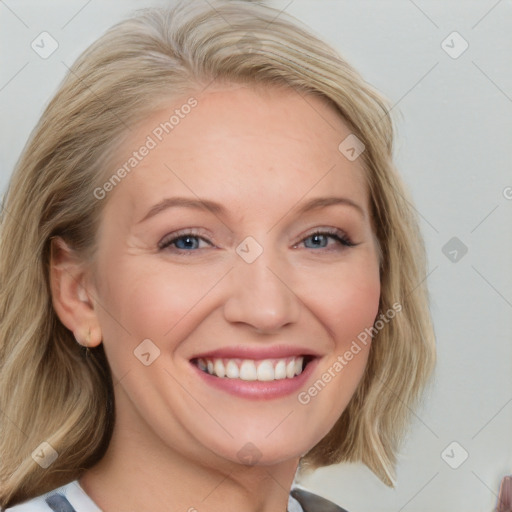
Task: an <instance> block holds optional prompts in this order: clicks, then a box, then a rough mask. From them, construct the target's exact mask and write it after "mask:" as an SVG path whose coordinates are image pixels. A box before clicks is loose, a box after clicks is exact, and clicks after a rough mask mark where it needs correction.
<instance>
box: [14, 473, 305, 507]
mask: <svg viewBox="0 0 512 512" xmlns="http://www.w3.org/2000/svg"><path fill="white" fill-rule="evenodd" d="M54 494H61V495H62V496H65V498H66V499H67V501H68V502H69V503H70V505H71V506H72V507H73V508H74V509H75V512H102V510H101V509H100V508H99V507H98V506H97V505H96V503H94V501H92V499H91V498H90V497H89V496H88V495H87V494H86V492H85V491H84V490H83V488H82V486H81V485H80V484H79V483H78V480H74V481H73V482H70V483H69V484H66V485H63V486H62V487H59V488H58V489H54V490H53V491H50V492H48V493H46V494H42V495H41V496H38V497H37V498H32V499H31V500H28V501H25V502H23V503H20V504H19V505H16V506H14V507H10V508H6V509H5V512H51V510H52V508H51V507H50V506H49V505H48V504H47V503H46V501H45V500H46V498H48V497H49V496H52V495H54ZM288 512H303V509H302V507H301V506H300V504H299V502H298V501H297V500H296V499H295V498H293V497H292V496H290V497H289V498H288Z"/></svg>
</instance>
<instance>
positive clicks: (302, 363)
mask: <svg viewBox="0 0 512 512" xmlns="http://www.w3.org/2000/svg"><path fill="white" fill-rule="evenodd" d="M313 359H314V357H313V356H309V355H303V356H291V357H282V358H275V359H259V360H256V359H238V358H235V359H229V358H206V357H201V358H195V359H192V360H191V362H192V364H194V365H195V366H197V367H198V368H199V369H200V370H201V371H203V372H204V373H207V374H208V375H212V376H213V377H218V378H222V379H239V380H245V381H262V382H268V381H273V380H285V379H293V378H294V377H297V376H298V375H300V374H301V373H302V372H303V371H304V369H305V368H306V366H307V365H308V364H309V363H310V362H311V361H312V360H313Z"/></svg>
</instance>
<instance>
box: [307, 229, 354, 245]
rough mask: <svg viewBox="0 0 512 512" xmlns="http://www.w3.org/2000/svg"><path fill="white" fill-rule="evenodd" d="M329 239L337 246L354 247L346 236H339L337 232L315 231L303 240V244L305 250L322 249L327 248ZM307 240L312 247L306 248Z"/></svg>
mask: <svg viewBox="0 0 512 512" xmlns="http://www.w3.org/2000/svg"><path fill="white" fill-rule="evenodd" d="M329 239H331V240H335V241H336V242H337V243H338V244H340V245H344V246H346V247H354V245H355V244H354V243H352V242H351V240H350V239H349V238H348V237H347V236H345V235H341V234H340V233H339V232H338V231H337V230H335V231H317V232H315V233H312V234H311V235H309V236H308V237H306V238H304V240H303V242H304V245H305V246H306V248H307V249H318V248H320V249H324V248H326V247H327V246H328V244H329ZM307 240H311V241H312V245H310V246H308V245H307V243H306V241H307Z"/></svg>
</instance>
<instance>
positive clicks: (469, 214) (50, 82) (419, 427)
mask: <svg viewBox="0 0 512 512" xmlns="http://www.w3.org/2000/svg"><path fill="white" fill-rule="evenodd" d="M269 3H270V5H273V6H276V7H278V8H280V9H285V10H286V11H287V12H288V13H290V14H292V15H294V16H296V17H298V18H299V19H300V20H301V21H302V22H303V23H305V24H306V25H308V26H309V27H311V29H312V30H313V31H314V32H315V33H317V34H318V35H319V36H321V37H323V38H324V39H326V40H327V41H329V42H330V43H331V44H332V45H334V46H335V47H336V48H338V50H339V51H340V52H341V53H342V55H344V56H345V57H346V58H347V59H348V60H349V61H350V62H351V63H352V64H353V65H354V66H355V67H356V68H357V69H358V70H359V71H360V72H361V73H362V74H363V76H364V77H365V79H366V80H367V81H368V82H370V83H371V84H373V85H374V86H376V87H377V88H378V89H379V90H380V91H381V92H383V93H384V94H385V95H386V96H387V97H389V98H390V99H391V101H392V103H393V104H394V108H393V111H394V112H395V113H397V114H399V115H400V117H399V118H398V120H399V122H398V134H399V137H398V139H397V145H396V161H397V163H398V166H399V169H400V172H401V174H402V176H403V177H404V180H405V181H406V183H407V185H408V187H409V189H410V191H411V194H412V196H413V199H414V201H415V205H416V208H417V210H418V212H419V214H420V218H421V228H422V231H423V234H424V236H425V240H426V244H427V249H428V258H429V273H428V276H427V277H426V279H427V282H428V285H429V288H430V292H431V297H432V308H431V309H432V314H433V317H434V322H435V329H436V334H437V342H438V356H439V363H438V366H437V370H436V376H435V381H434V384H433V386H432V387H431V389H430V391H429V392H428V393H427V394H426V395H425V400H424V405H423V407H422V408H421V409H420V410H419V411H416V416H415V418H414V422H413V424H412V428H411V430H410V435H409V437H408V438H407V440H406V443H405V445H404V447H403V450H402V451H401V454H400V462H399V465H398V475H397V476H398V483H397V486H396V488H395V489H388V488H387V487H385V486H384V485H383V484H382V483H381V482H380V481H379V480H378V479H377V478H376V477H375V476H374V475H373V474H372V473H371V472H370V471H369V470H368V469H366V468H365V467H364V466H362V465H358V464H352V465H346V464H343V465H337V466H332V467H328V468H323V469H321V470H318V471H317V472H316V473H315V474H313V475H312V476H310V477H308V478H306V479H305V480H303V481H302V482H301V483H302V485H304V486H305V487H307V488H309V489H311V490H313V491H314V492H317V493H320V494H322V495H324V496H326V497H327V498H330V499H331V500H333V501H336V502H337V503H339V504H340V505H342V506H343V507H345V508H347V509H348V510H349V511H350V512H367V511H368V510H372V511H374V512H380V511H382V512H384V511H385V512H391V511H392V512H399V511H406V512H413V511H414V512H419V511H421V512H425V511H432V510H436V511H438V512H442V511H450V512H453V511H486V512H487V511H491V510H493V508H494V507H495V504H496V495H497V491H498V487H499V483H500V480H501V478H502V477H503V476H505V475H506V474H509V473H512V428H511V427H512V403H511V402H512V343H511V340H512V336H511V335H512V328H511V327H512V326H511V321H510V318H511V312H512V279H511V278H512V270H511V263H512V258H511V256H512V236H511V234H510V232H511V225H512V224H511V220H512V219H511V211H512V199H510V198H512V188H510V189H509V188H507V187H512V173H511V157H512V149H511V148H512V144H511V135H512V66H511V55H512V38H511V33H512V2H510V1H504V0H501V1H496V0H480V1H459V2H445V1H441V0H439V1H432V0H423V1H420V0H417V1H416V2H413V1H412V0H393V1H389V0H387V1H385V0H380V1H361V0H346V1H342V0H309V1H307V0H295V1H293V0H292V1H291V2H290V0H285V1H281V0H275V1H271V2H269ZM152 4H165V2H164V1H160V2H158V1H157V0H154V1H152V2H148V1H140V0H139V1H137V0H129V1H128V0H124V1H120V0H119V1H113V0H109V1H100V0H89V1H87V0H59V1H51V2H50V1H45V2H41V1H38V0H33V1H27V0H19V1H14V0H0V23H1V29H0V48H1V50H0V73H1V75H0V107H1V113H2V124H1V134H0V159H1V160H0V165H1V167H0V173H1V174H0V194H3V193H4V191H5V188H6V185H7V183H8V180H9V177H10V174H11V172H12V168H13V165H14V163H15V161H16V159H17V158H18V156H19V154H20V152H21V150H22V148H23V145H24V143H25V141H26V138H27V136H28V134H29V133H30V130H31V129H32V127H33V126H34V125H35V123H36V121H37V119H38V118H39V116H40V115H41V113H42V110H43V108H44V106H45V105H46V103H47V102H48V101H49V99H50V97H51V96H52V95H53V93H54V92H55V90H56V87H57V85H58V84H59V82H60V80H61V79H62V78H63V76H64V74H65V72H66V67H65V65H64V63H65V64H67V65H70V64H71V63H72V62H73V60H74V59H75V58H76V57H77V56H78V54H79V53H80V52H81V51H82V50H83V49H85V48H86V47H87V46H88V45H89V44H90V43H91V42H92V41H93V40H95V39H96V38H97V37H98V36H99V35H100V34H101V33H102V32H103V31H104V30H105V29H107V28H108V27H109V26H110V25H112V24H113V23H115V22H116V21H118V20H119V19H120V18H122V17H124V16H125V15H128V14H129V13H130V12H131V11H132V10H133V9H135V8H138V7H144V6H147V5H152ZM42 31H48V32H49V33H50V34H51V35H52V36H53V37H54V38H55V39H56V40H57V41H58V43H59V47H58V49H57V51H55V53H54V54H52V55H51V56H50V57H49V58H48V59H46V60H44V59H42V58H40V57H39V56H38V55H37V54H36V53H35V52H34V51H33V50H32V48H31V42H32V41H33V40H34V39H35V38H36V36H38V35H39V34H40V33H41V32H42ZM453 31H457V32H459V33H460V35H461V36H462V37H463V38H464V39H465V40H466V41H467V43H468V44H469V47H468V49H467V50H466V51H465V52H464V53H463V54H462V55H460V56H459V57H458V58H455V59H454V58H452V57H450V56H449V55H448V54H447V53H446V52H445V51H444V50H443V48H442V46H441V44H442V41H443V40H445V39H446V38H447V36H449V34H451V33H452V32H453ZM447 44H448V45H450V46H453V49H452V50H451V51H452V52H453V51H457V50H458V49H459V48H461V46H460V43H459V42H457V40H456V39H453V37H452V38H449V39H448V41H447ZM20 236H22V234H21V233H20ZM452 237H457V238H458V239H459V241H460V242H457V243H459V246H460V243H463V244H464V245H465V246H466V247H467V249H468V251H467V253H466V254H465V255H464V256H463V257H462V258H461V257H460V255H461V252H460V251H459V252H458V258H459V259H458V261H456V262H453V261H451V260H450V259H449V258H448V257H447V256H446V255H445V254H444V253H443V247H444V246H445V244H447V242H448V241H449V240H450V239H451V238H452ZM448 250H453V247H451V246H448V248H446V249H445V252H447V253H448ZM457 250H458V249H457ZM454 441H455V442H457V443H458V445H455V448H453V451H452V449H451V448H450V449H448V451H447V452H444V450H445V448H447V447H448V446H449V445H450V443H452V442H454ZM452 447H453V446H452ZM443 452H444V453H445V456H444V459H443V457H442V453H443ZM465 452H467V453H468V458H467V460H465V461H464V462H463V463H462V464H461V465H460V466H459V467H458V468H457V469H453V468H452V467H450V465H448V463H447V462H445V460H448V461H449V462H450V463H451V464H452V465H457V464H459V463H460V462H461V460H462V458H463V455H464V453H465Z"/></svg>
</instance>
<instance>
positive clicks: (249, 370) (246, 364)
mask: <svg viewBox="0 0 512 512" xmlns="http://www.w3.org/2000/svg"><path fill="white" fill-rule="evenodd" d="M240 378H241V379H242V380H257V379H258V373H257V372H256V365H255V364H254V361H250V360H248V359H244V361H242V366H240Z"/></svg>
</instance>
